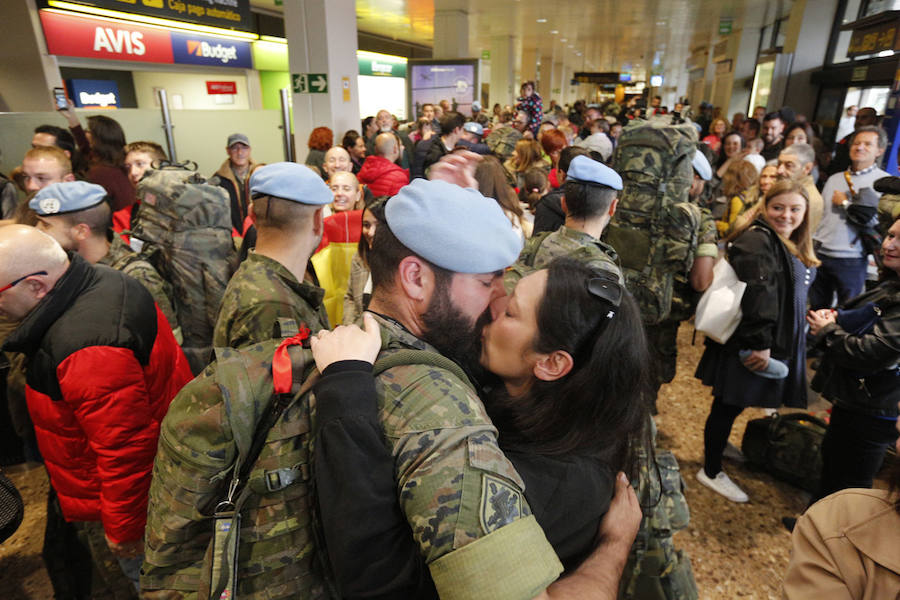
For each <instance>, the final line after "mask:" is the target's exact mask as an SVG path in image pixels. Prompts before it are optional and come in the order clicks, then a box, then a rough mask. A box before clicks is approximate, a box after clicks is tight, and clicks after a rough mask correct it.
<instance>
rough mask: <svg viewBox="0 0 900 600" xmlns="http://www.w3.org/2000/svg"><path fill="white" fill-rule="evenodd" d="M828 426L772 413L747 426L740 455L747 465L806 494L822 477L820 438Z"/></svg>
mask: <svg viewBox="0 0 900 600" xmlns="http://www.w3.org/2000/svg"><path fill="white" fill-rule="evenodd" d="M827 428H828V425H827V424H826V423H825V421H823V420H822V419H819V418H817V417H814V416H812V415H810V414H807V413H790V414H785V415H779V414H774V415H772V416H771V417H764V418H762V419H753V420H752V421H750V422H748V423H747V429H746V430H745V431H744V439H743V440H742V441H741V452H743V453H744V457H745V458H746V459H747V462H748V463H749V464H750V465H752V466H754V467H757V468H759V469H762V470H764V471H766V472H767V473H769V474H771V475H772V476H774V477H775V478H776V479H780V480H781V481H786V482H788V483H790V484H792V485H795V486H797V487H799V488H800V489H803V490H806V491H807V492H810V493H813V494H814V493H816V492H818V491H819V481H820V480H821V478H822V439H823V438H824V437H825V430H826V429H827Z"/></svg>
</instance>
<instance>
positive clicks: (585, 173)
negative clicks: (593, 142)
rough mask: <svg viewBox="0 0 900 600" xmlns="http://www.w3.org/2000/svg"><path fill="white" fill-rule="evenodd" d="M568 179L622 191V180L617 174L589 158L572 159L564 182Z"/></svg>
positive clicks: (582, 156)
mask: <svg viewBox="0 0 900 600" xmlns="http://www.w3.org/2000/svg"><path fill="white" fill-rule="evenodd" d="M570 179H572V180H575V181H578V182H580V183H596V184H598V185H605V186H606V187H610V188H612V189H614V190H621V189H622V178H621V177H619V174H618V173H616V172H615V171H613V170H612V169H610V168H609V167H607V166H606V165H604V164H603V163H601V162H597V161H596V160H594V159H593V158H591V157H590V156H584V155H581V156H576V157H575V158H573V159H572V162H570V163H569V170H568V171H566V181H568V180H570Z"/></svg>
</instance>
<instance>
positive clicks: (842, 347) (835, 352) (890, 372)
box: [812, 277, 900, 417]
mask: <svg viewBox="0 0 900 600" xmlns="http://www.w3.org/2000/svg"><path fill="white" fill-rule="evenodd" d="M869 303H873V304H875V306H877V307H878V309H879V310H880V311H881V317H880V318H879V319H878V320H877V321H876V322H875V325H874V327H873V328H872V329H871V331H869V332H868V333H863V334H860V335H854V334H853V333H850V332H848V331H845V330H844V329H843V328H842V327H841V326H840V325H838V324H837V323H830V324H828V325H826V326H825V327H823V328H822V329H821V331H819V333H818V334H817V335H816V339H815V343H816V345H817V346H818V347H820V348H822V350H823V352H824V355H823V359H822V363H821V365H820V367H819V369H818V370H817V371H816V376H815V377H814V378H813V381H812V386H813V389H814V390H816V391H819V392H821V394H822V395H823V396H825V398H827V399H828V400H830V401H831V402H833V403H834V404H836V405H838V406H840V407H842V408H845V409H848V410H852V411H854V412H858V413H863V414H868V415H876V416H887V417H896V416H897V402H898V401H900V371H898V370H897V363H898V362H900V280H898V279H897V278H896V277H893V278H891V279H889V280H887V281H884V282H882V283H881V284H879V285H878V286H877V287H875V288H874V289H871V290H869V291H868V292H864V293H863V294H861V295H859V296H857V297H856V298H854V299H852V300H850V301H849V302H848V303H847V304H846V305H845V306H844V307H843V308H845V309H853V308H859V307H862V306H865V305H866V304H869Z"/></svg>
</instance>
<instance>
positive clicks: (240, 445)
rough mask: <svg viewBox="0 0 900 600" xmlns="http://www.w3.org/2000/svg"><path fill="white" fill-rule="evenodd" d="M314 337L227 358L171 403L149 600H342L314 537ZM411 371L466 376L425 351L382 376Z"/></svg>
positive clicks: (148, 567)
mask: <svg viewBox="0 0 900 600" xmlns="http://www.w3.org/2000/svg"><path fill="white" fill-rule="evenodd" d="M283 321H284V320H283ZM281 329H282V331H284V332H286V333H290V331H287V329H288V328H287V327H284V325H282V328H281ZM308 336H309V330H308V329H306V328H305V327H304V328H302V329H301V331H300V332H299V333H298V334H297V335H295V336H293V337H290V338H288V339H284V340H281V339H275V340H268V341H265V342H261V343H259V344H256V345H253V346H247V347H245V348H241V349H239V350H234V349H229V348H224V349H223V348H217V349H216V351H215V353H216V361H215V362H214V363H213V364H211V365H209V366H208V367H207V368H206V369H205V371H204V372H203V374H202V375H200V376H198V377H197V378H196V379H194V380H193V381H192V382H190V383H189V384H188V385H187V386H185V387H184V388H183V389H182V391H181V392H180V393H179V394H178V395H177V396H176V397H175V399H174V400H173V401H172V404H171V406H170V407H169V411H168V413H167V414H166V417H165V419H164V420H163V423H162V427H161V431H160V441H159V449H158V452H157V456H156V460H155V463H154V466H153V481H152V483H151V486H150V495H149V496H150V497H149V507H148V514H147V528H146V534H145V535H146V543H145V553H144V565H143V569H142V576H141V589H142V590H143V597H144V598H145V599H148V598H170V597H177V598H191V599H193V598H199V599H201V600H206V599H213V598H214V599H216V600H218V599H219V598H226V597H227V598H234V597H239V598H243V599H259V600H262V599H266V600H275V599H280V598H301V599H306V598H336V597H339V594H338V593H337V591H336V590H334V589H333V588H332V586H331V585H330V583H329V581H330V579H329V578H328V577H327V576H326V573H328V566H327V564H326V562H325V561H326V558H325V557H326V553H325V552H324V551H322V550H321V548H323V546H322V543H323V542H322V541H321V538H320V534H319V529H318V528H317V527H315V526H314V523H315V515H314V509H315V503H314V502H313V499H314V497H315V495H314V490H313V489H312V484H313V479H312V473H311V470H312V464H311V459H312V456H313V448H314V436H313V431H314V427H313V425H314V422H315V414H316V406H315V395H314V394H312V393H310V390H311V389H312V386H313V384H314V383H315V381H316V380H317V378H318V372H317V371H315V362H314V360H313V358H312V353H311V352H310V350H308V348H307V346H306V344H307V339H308ZM409 364H428V365H434V366H438V367H441V368H443V369H447V370H450V371H452V372H453V373H455V374H457V376H460V377H463V376H464V374H463V373H462V371H461V369H460V368H459V367H458V366H456V365H455V364H454V363H452V362H451V361H450V360H449V359H446V358H444V357H443V356H440V355H438V354H435V353H433V352H428V351H423V350H400V351H397V352H394V353H392V354H388V355H387V356H383V357H382V358H381V359H379V360H378V361H377V362H376V363H375V366H374V369H373V373H374V374H376V375H377V374H379V373H381V372H383V371H385V370H387V369H390V368H393V367H395V366H399V365H409ZM317 549H318V551H317ZM173 592H176V593H178V594H180V595H175V594H173Z"/></svg>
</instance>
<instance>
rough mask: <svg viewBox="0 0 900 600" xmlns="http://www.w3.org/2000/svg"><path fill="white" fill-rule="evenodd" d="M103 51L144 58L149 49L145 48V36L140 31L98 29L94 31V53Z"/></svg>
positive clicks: (109, 28)
mask: <svg viewBox="0 0 900 600" xmlns="http://www.w3.org/2000/svg"><path fill="white" fill-rule="evenodd" d="M101 50H103V51H106V52H111V53H113V54H134V55H135V56H143V55H144V53H145V52H146V51H147V48H146V46H144V34H143V33H141V32H140V31H128V30H127V29H115V28H112V27H97V28H96V30H95V31H94V52H100V51H101Z"/></svg>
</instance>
